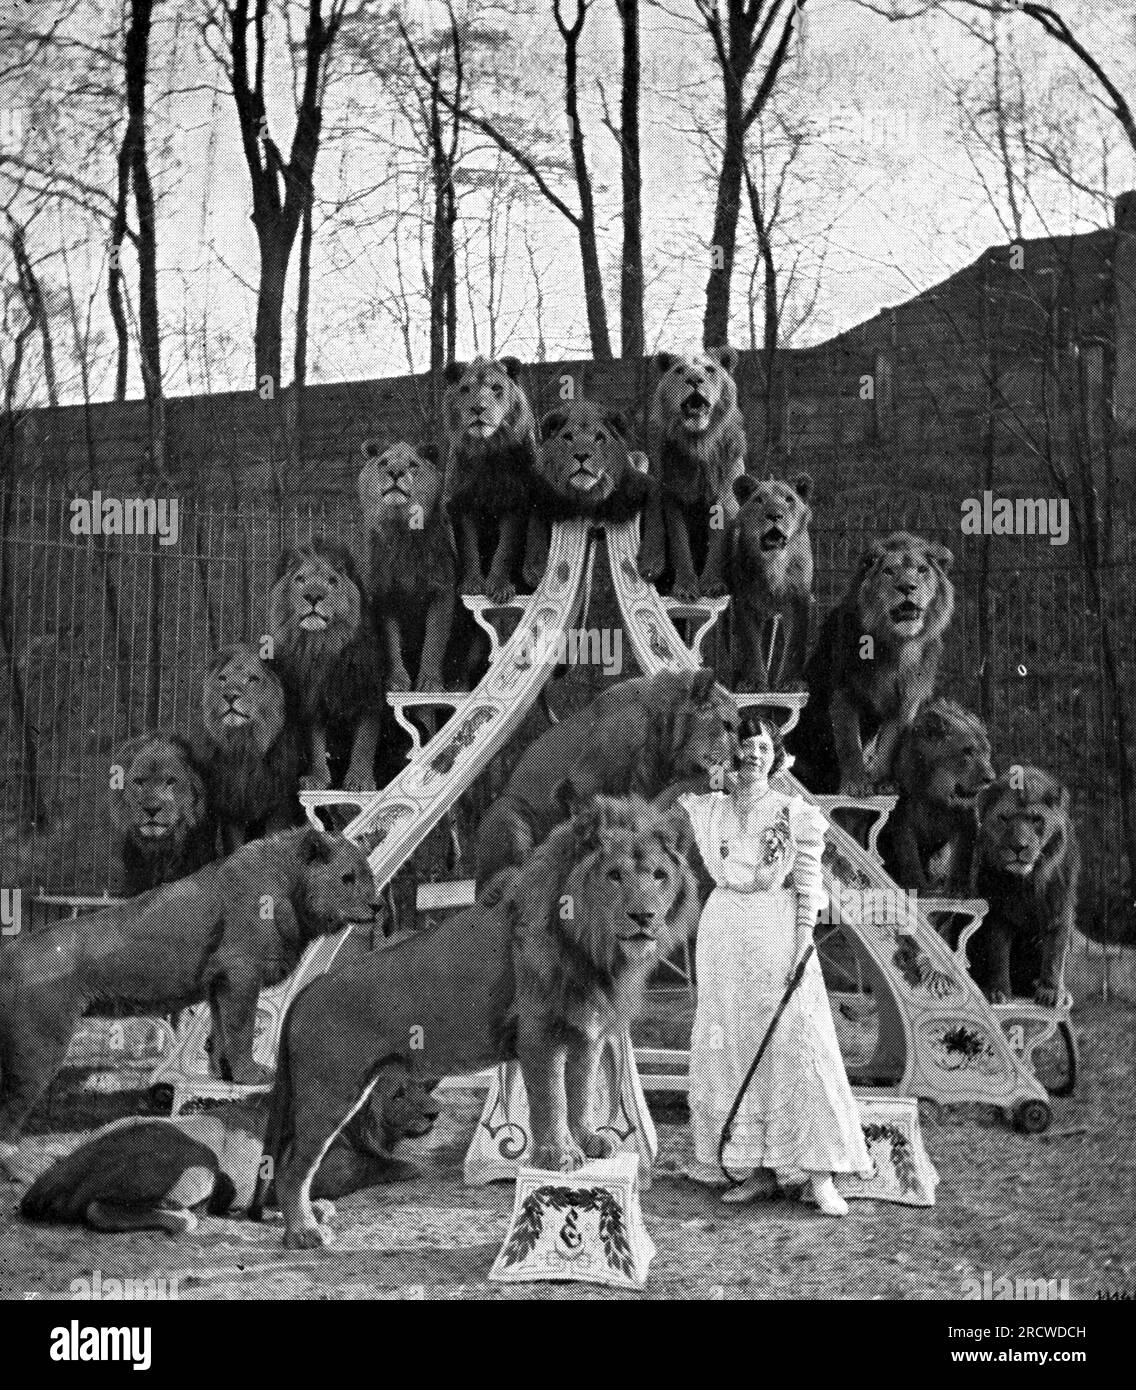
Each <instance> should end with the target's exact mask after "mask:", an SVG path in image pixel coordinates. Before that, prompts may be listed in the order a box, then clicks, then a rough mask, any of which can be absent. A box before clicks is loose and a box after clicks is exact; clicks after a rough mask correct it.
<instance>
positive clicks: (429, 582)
mask: <svg viewBox="0 0 1136 1390" xmlns="http://www.w3.org/2000/svg"><path fill="white" fill-rule="evenodd" d="M363 456H364V458H365V459H366V460H367V462H366V463H365V464H364V465H363V471H362V472H361V473H360V474H359V502H360V504H361V506H362V508H363V523H364V527H365V530H366V534H367V540H368V544H369V547H370V563H369V575H368V578H369V596H370V600H371V605H372V608H373V610H374V612H375V613H376V615H377V616H378V620H379V626H380V629H381V632H382V637H383V641H384V642H385V644H386V668H387V689H388V690H411V689H414V690H444V689H445V688H446V686H445V681H444V678H443V669H442V664H443V661H444V659H445V656H446V647H447V646H448V644H449V640H450V632H451V629H452V627H453V620H454V595H455V593H456V590H457V557H456V555H455V554H454V542H453V536H452V534H451V532H450V526H449V522H448V521H447V520H446V517H445V513H444V512H443V510H442V506H441V500H442V485H443V478H442V472H441V470H440V469H439V467H438V451H437V449H436V448H435V447H434V445H432V444H425V445H421V446H418V447H415V446H414V445H413V444H405V443H402V442H399V443H396V444H392V445H391V446H390V447H389V448H387V449H383V448H380V447H379V445H378V444H377V443H376V442H375V441H374V440H367V441H366V442H365V443H364V445H363ZM407 644H412V645H413V648H414V650H415V651H416V653H417V659H416V667H417V676H416V678H415V679H414V680H413V682H412V681H411V676H410V672H409V671H408V670H407V666H406V648H407ZM413 660H414V658H412V661H413Z"/></svg>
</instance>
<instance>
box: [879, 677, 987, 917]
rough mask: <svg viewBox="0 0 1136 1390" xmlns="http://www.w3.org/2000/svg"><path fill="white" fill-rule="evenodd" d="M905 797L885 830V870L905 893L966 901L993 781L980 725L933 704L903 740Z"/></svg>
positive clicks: (899, 769)
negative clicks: (981, 798)
mask: <svg viewBox="0 0 1136 1390" xmlns="http://www.w3.org/2000/svg"><path fill="white" fill-rule="evenodd" d="M893 772H894V776H895V781H896V785H897V786H898V788H899V799H898V801H897V802H896V804H895V809H894V810H893V811H892V813H891V815H890V816H889V817H888V820H887V823H886V825H885V826H884V828H883V830H882V831H881V832H880V853H881V856H882V858H883V865H884V868H885V869H886V870H887V871H888V873H889V874H890V875H891V877H892V878H893V879H895V881H896V883H898V884H899V885H900V887H901V888H914V889H916V890H917V891H918V892H920V893H940V894H947V895H950V896H955V895H958V896H965V894H966V893H967V892H968V891H969V887H970V866H971V857H972V855H973V853H974V841H975V836H976V835H977V833H978V813H977V811H976V809H975V804H976V798H977V796H978V794H979V792H981V791H982V790H983V788H984V787H986V786H988V785H989V784H990V783H991V782H992V781H993V780H994V769H993V767H992V766H991V764H990V739H989V737H988V735H987V733H986V728H985V726H984V725H983V723H982V721H981V719H979V718H978V717H977V716H976V715H973V714H971V713H970V712H969V711H968V710H964V709H961V708H960V707H959V706H958V705H956V704H955V703H954V701H953V700H946V699H943V698H942V697H941V696H940V697H939V698H938V699H935V700H931V701H930V702H929V703H927V704H925V705H923V706H922V707H921V708H920V710H919V713H918V714H917V715H916V716H915V722H914V723H913V724H912V725H911V727H910V728H909V729H907V730H905V731H904V733H903V734H902V735H901V737H900V740H899V746H898V749H897V751H896V755H895V765H894V768H893Z"/></svg>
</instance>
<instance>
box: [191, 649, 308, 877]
mask: <svg viewBox="0 0 1136 1390" xmlns="http://www.w3.org/2000/svg"><path fill="white" fill-rule="evenodd" d="M201 714H202V719H203V722H204V727H205V747H204V757H203V765H204V770H205V781H206V786H207V788H208V793H209V805H210V808H211V810H212V812H213V814H214V816H215V817H216V818H217V820H218V821H219V822H220V825H221V834H222V838H223V842H224V848H225V853H226V854H232V853H233V851H234V850H237V849H240V847H241V845H243V844H244V843H245V842H246V841H248V840H255V839H260V838H261V836H264V835H274V834H275V833H276V832H277V831H278V830H285V829H287V828H288V826H290V825H294V824H295V823H296V821H297V819H298V818H299V802H298V801H297V799H296V794H297V792H298V791H299V787H300V750H299V745H298V742H297V739H296V734H295V729H294V728H293V727H292V725H291V724H290V723H289V722H288V718H287V702H286V697H285V694H284V687H283V685H282V684H281V682H280V678H279V676H277V674H276V672H275V671H274V670H273V669H272V667H271V666H270V665H269V664H268V663H267V662H264V661H262V660H261V659H260V654H259V653H258V652H257V650H256V648H255V647H254V646H252V645H250V644H248V643H243V642H235V643H233V644H232V645H230V646H227V647H222V648H221V649H220V650H219V651H218V652H217V653H216V655H215V656H214V657H213V659H212V661H210V663H209V666H208V668H207V669H206V672H205V679H204V681H203V682H202V687H201Z"/></svg>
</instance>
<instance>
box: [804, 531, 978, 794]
mask: <svg viewBox="0 0 1136 1390" xmlns="http://www.w3.org/2000/svg"><path fill="white" fill-rule="evenodd" d="M952 558H953V557H952V556H951V552H950V551H949V550H947V548H946V547H945V546H942V545H936V544H934V543H933V542H931V541H925V540H921V539H920V538H919V537H918V536H911V535H908V534H907V532H905V531H897V532H895V534H894V535H891V536H888V537H887V538H886V539H884V540H879V541H875V542H874V543H873V544H872V545H871V546H869V548H868V549H867V550H866V551H865V552H864V554H863V555H862V556H861V557H860V563H859V565H858V566H857V570H856V574H855V577H854V578H853V580H852V584H851V587H850V588H849V590H848V592H847V593H846V594H845V596H844V598H843V599H842V600H841V601H840V603H839V604H838V605H837V606H836V607H835V608H834V609H833V610H832V612H831V613H829V615H828V617H827V618H826V619H825V621H824V624H823V626H822V627H821V630H820V636H819V637H818V639H817V644H816V646H815V647H814V649H813V651H812V654H811V655H810V657H809V659H808V661H807V663H806V664H805V680H806V682H807V684H808V688H809V702H808V704H807V705H806V706H805V710H804V715H803V716H802V719H801V722H800V724H799V725H798V726H797V728H796V729H794V730H793V732H792V734H791V735H790V736H789V746H790V748H791V750H792V752H793V753H794V754H795V755H796V758H797V775H798V776H799V777H800V779H801V781H802V782H803V783H804V784H805V786H806V787H808V789H809V790H810V791H812V792H816V793H818V794H820V795H833V794H835V793H837V792H841V793H843V794H845V795H848V796H862V795H866V794H868V793H869V792H870V791H871V789H872V786H873V784H874V783H877V782H883V781H886V780H887V778H888V777H889V776H890V774H891V765H892V759H893V757H894V755H895V748H896V744H897V743H898V741H899V737H900V735H901V734H902V733H903V731H904V729H906V728H907V727H908V725H909V724H910V723H911V721H912V720H913V719H914V718H915V712H916V710H917V709H918V708H919V706H920V704H921V703H922V702H923V701H924V700H926V699H930V697H931V696H932V695H933V694H934V690H935V680H936V677H937V676H938V672H939V659H940V657H941V656H942V652H943V634H944V633H945V632H946V630H947V626H948V624H949V623H950V620H951V616H952V614H953V613H954V607H955V591H954V586H953V585H952V584H951V581H950V578H949V575H948V571H949V570H950V567H951V563H952ZM872 739H875V752H874V756H873V757H872V758H871V760H870V762H869V758H868V748H869V744H870V742H871V740H872Z"/></svg>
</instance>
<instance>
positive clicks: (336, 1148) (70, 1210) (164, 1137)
mask: <svg viewBox="0 0 1136 1390" xmlns="http://www.w3.org/2000/svg"><path fill="white" fill-rule="evenodd" d="M437 1114H438V1102H437V1101H436V1100H435V1099H434V1098H433V1096H432V1095H431V1094H430V1092H429V1090H428V1089H427V1088H426V1087H424V1086H421V1085H419V1084H418V1083H416V1082H415V1081H413V1080H412V1079H411V1077H410V1075H409V1073H408V1072H407V1070H406V1068H405V1067H402V1066H400V1065H398V1064H397V1063H391V1064H390V1065H388V1066H386V1067H384V1068H383V1069H382V1071H381V1073H380V1075H379V1079H378V1081H377V1082H376V1084H375V1089H374V1090H373V1091H372V1092H371V1096H370V1100H369V1102H368V1104H367V1105H365V1106H364V1107H363V1108H362V1109H361V1110H360V1111H359V1112H358V1114H356V1115H355V1116H354V1117H353V1118H352V1120H351V1121H350V1122H349V1123H348V1124H347V1125H346V1126H345V1127H344V1129H343V1130H342V1131H341V1132H340V1134H339V1135H337V1136H336V1139H335V1140H334V1142H333V1143H332V1145H331V1147H330V1148H329V1149H328V1151H327V1153H326V1154H325V1155H324V1157H323V1159H322V1160H321V1162H320V1166H319V1171H318V1172H317V1173H316V1176H315V1181H314V1182H313V1183H312V1195H313V1196H314V1197H317V1198H332V1199H334V1198H336V1197H346V1196H348V1195H349V1194H350V1193H352V1192H359V1191H361V1190H363V1189H364V1188H367V1187H377V1186H378V1185H379V1184H380V1183H392V1182H406V1181H408V1180H409V1179H411V1178H415V1177H417V1176H418V1174H419V1170H418V1169H417V1168H416V1167H415V1166H414V1164H412V1163H406V1162H403V1161H402V1160H400V1159H397V1158H394V1157H392V1155H391V1150H392V1149H393V1148H394V1146H395V1144H397V1143H398V1141H399V1140H400V1139H404V1138H419V1137H421V1136H422V1135H424V1134H428V1133H429V1132H430V1130H431V1128H432V1127H433V1125H434V1121H435V1119H436V1117H437ZM267 1120H268V1111H267V1109H266V1108H265V1107H263V1106H253V1105H248V1104H241V1103H238V1102H232V1101H229V1102H226V1103H224V1104H222V1105H219V1106H216V1107H215V1108H213V1109H211V1110H208V1111H205V1112H203V1113H201V1114H195V1115H182V1116H179V1117H178V1118H176V1119H168V1120H165V1119H137V1120H126V1121H121V1120H119V1121H117V1122H116V1123H114V1124H112V1125H107V1126H105V1127H104V1128H103V1129H100V1130H99V1131H98V1133H97V1134H93V1135H92V1136H91V1137H90V1139H87V1140H85V1141H84V1142H83V1143H81V1144H80V1145H79V1146H78V1148H76V1149H72V1151H71V1152H70V1153H69V1154H67V1155H66V1156H65V1157H63V1158H60V1159H57V1160H56V1161H55V1162H54V1163H53V1164H52V1165H51V1167H50V1168H48V1169H47V1171H46V1172H44V1173H42V1174H41V1175H40V1176H39V1177H38V1178H37V1179H36V1180H35V1182H34V1183H33V1184H32V1185H31V1187H30V1188H29V1189H28V1190H27V1192H25V1193H24V1196H23V1200H22V1201H21V1202H20V1215H21V1216H22V1217H23V1218H24V1219H25V1220H26V1221H45V1222H58V1223H60V1224H67V1225H86V1226H90V1227H92V1228H93V1229H94V1230H96V1231H154V1230H157V1231H166V1232H168V1233H169V1234H170V1235H182V1234H187V1233H188V1232H190V1231H192V1230H194V1229H195V1227H196V1226H197V1214H198V1213H204V1214H206V1215H209V1216H227V1215H230V1214H234V1213H239V1212H243V1211H245V1210H246V1209H247V1208H248V1205H249V1203H250V1202H251V1201H252V1195H253V1189H254V1187H255V1185H256V1178H257V1174H258V1172H259V1171H260V1164H261V1159H262V1155H263V1152H264V1127H265V1124H266V1123H267ZM323 1205H324V1208H325V1211H326V1209H327V1207H328V1206H329V1205H330V1204H329V1203H327V1202H325V1203H324V1204H323Z"/></svg>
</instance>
